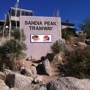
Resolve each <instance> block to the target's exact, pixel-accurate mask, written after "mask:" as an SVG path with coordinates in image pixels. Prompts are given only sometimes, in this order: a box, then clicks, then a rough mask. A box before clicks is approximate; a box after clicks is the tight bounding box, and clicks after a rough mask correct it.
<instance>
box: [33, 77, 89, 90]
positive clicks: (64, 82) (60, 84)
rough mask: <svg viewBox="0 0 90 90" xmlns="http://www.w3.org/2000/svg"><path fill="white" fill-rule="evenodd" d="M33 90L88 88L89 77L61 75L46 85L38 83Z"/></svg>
mask: <svg viewBox="0 0 90 90" xmlns="http://www.w3.org/2000/svg"><path fill="white" fill-rule="evenodd" d="M34 90H90V79H77V78H73V77H62V78H59V79H56V80H53V81H51V82H48V83H47V84H46V85H40V86H38V87H37V88H35V89H34Z"/></svg>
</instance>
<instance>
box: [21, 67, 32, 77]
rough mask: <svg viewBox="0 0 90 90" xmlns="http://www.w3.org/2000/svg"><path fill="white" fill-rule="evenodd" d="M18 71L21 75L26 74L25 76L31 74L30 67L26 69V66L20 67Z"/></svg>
mask: <svg viewBox="0 0 90 90" xmlns="http://www.w3.org/2000/svg"><path fill="white" fill-rule="evenodd" d="M20 73H21V74H22V75H26V76H31V75H32V71H31V69H28V68H25V67H21V69H20Z"/></svg>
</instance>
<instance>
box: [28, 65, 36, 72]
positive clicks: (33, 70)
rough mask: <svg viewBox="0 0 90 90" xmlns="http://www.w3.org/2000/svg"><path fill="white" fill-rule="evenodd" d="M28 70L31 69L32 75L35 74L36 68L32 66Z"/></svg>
mask: <svg viewBox="0 0 90 90" xmlns="http://www.w3.org/2000/svg"><path fill="white" fill-rule="evenodd" d="M30 69H31V72H32V74H37V70H36V66H34V65H33V66H31V67H30Z"/></svg>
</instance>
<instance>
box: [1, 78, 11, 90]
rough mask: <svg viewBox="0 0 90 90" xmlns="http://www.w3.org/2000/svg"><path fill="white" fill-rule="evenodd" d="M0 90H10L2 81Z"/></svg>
mask: <svg viewBox="0 0 90 90" xmlns="http://www.w3.org/2000/svg"><path fill="white" fill-rule="evenodd" d="M0 90H10V89H9V87H8V86H7V85H6V84H5V83H4V81H3V80H1V79H0Z"/></svg>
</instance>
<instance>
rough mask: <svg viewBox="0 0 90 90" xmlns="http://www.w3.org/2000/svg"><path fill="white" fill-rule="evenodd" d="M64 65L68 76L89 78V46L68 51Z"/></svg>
mask: <svg viewBox="0 0 90 90" xmlns="http://www.w3.org/2000/svg"><path fill="white" fill-rule="evenodd" d="M65 66H66V69H67V72H66V74H67V75H69V76H74V77H77V78H90V46H88V47H86V48H85V49H83V50H81V49H78V50H75V51H72V52H70V53H69V56H68V57H67V63H66V64H65Z"/></svg>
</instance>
